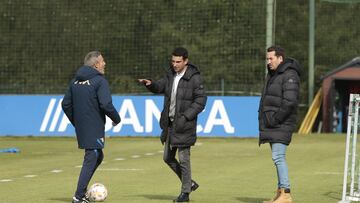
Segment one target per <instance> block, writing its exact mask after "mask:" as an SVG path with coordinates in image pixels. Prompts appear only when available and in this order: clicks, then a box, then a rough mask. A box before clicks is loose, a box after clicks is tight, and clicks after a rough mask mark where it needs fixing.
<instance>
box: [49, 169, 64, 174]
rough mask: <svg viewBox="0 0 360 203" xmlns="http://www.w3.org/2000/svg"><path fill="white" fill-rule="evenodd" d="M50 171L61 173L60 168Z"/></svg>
mask: <svg viewBox="0 0 360 203" xmlns="http://www.w3.org/2000/svg"><path fill="white" fill-rule="evenodd" d="M50 172H52V173H61V172H62V170H57V169H55V170H52V171H50Z"/></svg>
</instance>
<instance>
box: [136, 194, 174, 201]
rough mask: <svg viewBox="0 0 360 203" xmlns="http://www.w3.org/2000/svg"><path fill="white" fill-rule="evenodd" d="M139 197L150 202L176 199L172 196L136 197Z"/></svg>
mask: <svg viewBox="0 0 360 203" xmlns="http://www.w3.org/2000/svg"><path fill="white" fill-rule="evenodd" d="M137 196H140V197H144V198H146V199H150V200H173V199H175V198H176V196H172V195H149V194H143V195H137Z"/></svg>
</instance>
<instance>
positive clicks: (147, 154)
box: [145, 153, 154, 156]
mask: <svg viewBox="0 0 360 203" xmlns="http://www.w3.org/2000/svg"><path fill="white" fill-rule="evenodd" d="M145 155H146V156H151V155H154V153H146V154H145Z"/></svg>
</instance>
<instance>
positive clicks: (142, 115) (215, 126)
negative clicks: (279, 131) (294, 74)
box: [0, 95, 260, 137]
mask: <svg viewBox="0 0 360 203" xmlns="http://www.w3.org/2000/svg"><path fill="white" fill-rule="evenodd" d="M62 98H63V95H19V96H17V95H14V96H13V95H2V96H0V106H1V108H0V115H1V116H0V123H1V124H0V136H4V135H12V136H26V135H34V136H39V135H40V136H73V135H74V134H75V130H74V127H73V126H72V125H71V123H70V122H69V120H68V119H67V117H66V116H65V114H64V112H63V111H62V109H61V101H62ZM259 100H260V98H259V97H208V101H207V104H206V108H205V110H204V111H203V112H202V113H201V114H200V115H199V118H198V126H197V132H198V135H199V136H206V137H210V136H221V137H256V136H258V120H257V115H258V114H257V109H258V106H259ZM113 104H114V106H115V108H116V109H117V110H118V111H119V114H120V117H121V119H122V122H121V123H120V124H119V125H117V126H115V127H113V126H112V125H111V120H110V119H109V118H107V120H106V124H105V131H106V135H109V136H158V135H160V133H161V129H160V127H159V120H160V113H161V110H162V108H163V97H161V96H113Z"/></svg>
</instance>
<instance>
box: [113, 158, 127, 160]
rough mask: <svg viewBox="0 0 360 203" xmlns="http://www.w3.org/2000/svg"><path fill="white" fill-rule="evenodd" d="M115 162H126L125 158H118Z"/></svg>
mask: <svg viewBox="0 0 360 203" xmlns="http://www.w3.org/2000/svg"><path fill="white" fill-rule="evenodd" d="M114 160H115V161H124V160H125V159H124V158H116V159H114Z"/></svg>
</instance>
